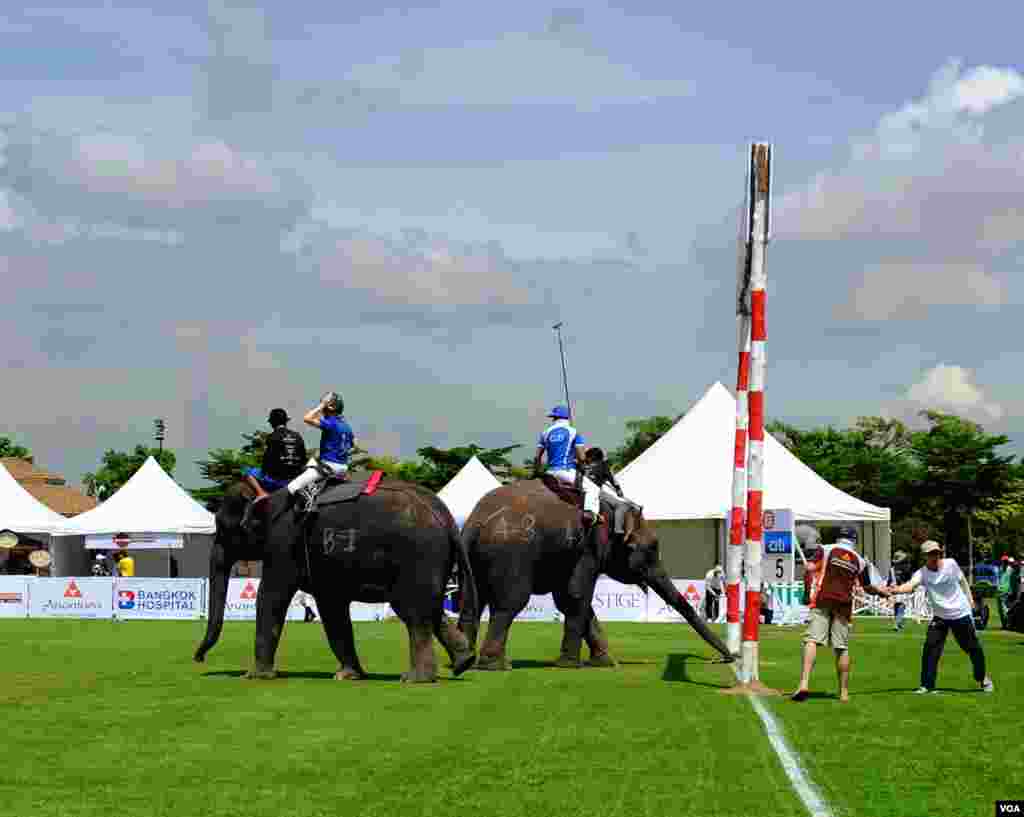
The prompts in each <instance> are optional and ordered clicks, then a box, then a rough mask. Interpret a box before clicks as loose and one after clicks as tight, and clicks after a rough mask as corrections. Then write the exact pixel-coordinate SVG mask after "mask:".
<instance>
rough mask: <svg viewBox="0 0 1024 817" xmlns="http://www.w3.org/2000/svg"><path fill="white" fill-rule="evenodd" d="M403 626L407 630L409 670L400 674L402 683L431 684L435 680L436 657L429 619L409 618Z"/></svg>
mask: <svg viewBox="0 0 1024 817" xmlns="http://www.w3.org/2000/svg"><path fill="white" fill-rule="evenodd" d="M405 626H406V627H407V628H408V630H409V670H408V671H407V672H403V673H402V681H403V682H404V683H411V684H423V683H433V682H434V681H436V680H437V657H436V656H435V655H434V632H433V629H434V628H433V626H432V625H431V623H430V621H429V619H428V620H424V619H423V618H421V617H418V616H417V617H415V618H410V619H409V620H408V621H406V624H405Z"/></svg>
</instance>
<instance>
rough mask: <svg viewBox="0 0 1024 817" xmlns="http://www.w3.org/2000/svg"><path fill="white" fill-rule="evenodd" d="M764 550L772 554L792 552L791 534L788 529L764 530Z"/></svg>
mask: <svg viewBox="0 0 1024 817" xmlns="http://www.w3.org/2000/svg"><path fill="white" fill-rule="evenodd" d="M764 552H765V553H767V554H771V555H773V556H774V555H776V554H783V553H786V554H788V553H792V552H793V534H792V533H790V532H789V531H788V530H766V531H765V532H764Z"/></svg>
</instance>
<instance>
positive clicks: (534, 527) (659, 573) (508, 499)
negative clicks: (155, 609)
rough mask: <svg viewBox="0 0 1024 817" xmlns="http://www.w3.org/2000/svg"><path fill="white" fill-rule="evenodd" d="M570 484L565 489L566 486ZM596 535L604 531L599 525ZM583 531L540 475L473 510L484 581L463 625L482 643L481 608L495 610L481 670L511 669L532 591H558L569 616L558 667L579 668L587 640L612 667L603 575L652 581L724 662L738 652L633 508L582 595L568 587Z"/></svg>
mask: <svg viewBox="0 0 1024 817" xmlns="http://www.w3.org/2000/svg"><path fill="white" fill-rule="evenodd" d="M560 490H564V489H560ZM593 535H594V536H599V535H604V534H603V533H602V532H597V531H595V532H594V533H593ZM583 537H584V532H583V529H582V522H581V514H580V511H579V510H578V509H577V508H575V507H573V506H572V505H570V504H568V503H567V502H565V501H563V500H562V499H560V498H559V497H557V496H556V495H555V494H554V493H553V492H552V490H551V489H549V488H548V487H547V486H546V485H545V484H544V483H543V482H542V481H541V480H525V481H522V482H516V483H512V484H510V485H504V486H502V487H500V488H495V489H494V490H493V491H491V492H490V493H488V494H487V495H486V496H484V497H483V498H482V499H481V500H480V501H479V502H478V503H477V505H476V507H475V508H474V509H473V512H472V513H471V514H470V516H469V518H468V519H467V520H466V523H465V525H464V527H463V532H462V540H463V543H464V546H465V549H466V551H467V552H468V554H469V561H470V564H471V566H472V569H473V573H474V577H475V580H476V583H477V591H478V594H479V597H478V607H477V608H476V609H474V610H470V609H466V610H463V612H462V614H461V616H460V619H459V628H460V629H461V630H462V631H463V632H465V633H466V636H467V637H468V639H469V642H470V644H473V645H475V644H476V640H477V632H478V629H479V625H480V611H482V610H483V608H484V607H489V608H490V621H489V623H488V627H487V636H486V638H485V639H484V643H483V646H482V647H481V648H480V661H479V663H478V664H477V667H478V668H479V669H509V668H510V666H511V665H510V664H509V662H508V658H507V655H506V646H507V641H508V632H509V628H510V627H511V626H512V621H513V619H515V617H516V616H517V615H518V614H519V613H520V612H521V611H522V610H523V608H525V607H526V605H527V603H528V602H529V600H530V595H531V594H538V595H541V594H545V593H551V594H553V597H554V601H555V605H556V606H557V607H558V609H559V610H560V611H561V612H562V613H563V614H564V615H565V627H564V632H563V638H562V648H561V654H560V656H559V658H558V660H557V661H556V665H557V666H563V667H578V666H581V663H580V652H581V649H582V643H583V641H586V643H587V646H588V647H589V649H590V664H591V665H592V666H612V665H614V663H615V662H614V660H613V659H612V657H611V655H610V654H609V651H608V639H607V638H606V637H605V635H604V632H603V630H602V629H601V624H600V622H599V621H598V619H597V616H596V615H594V611H593V609H592V607H591V601H592V598H593V592H594V584H595V582H596V580H597V575H598V573H605V574H607V575H608V576H610V577H611V578H613V579H616V580H617V581H620V582H622V583H624V584H636V585H640V586H641V587H645V588H647V587H650V589H652V590H653V591H654V592H655V593H657V594H658V595H659V596H660V597H661V598H662V599H663V600H664V601H665V603H666V604H667V605H668V606H670V607H671V608H672V609H673V610H675V611H676V612H678V613H679V614H680V615H682V616H683V617H684V618H685V619H686V621H687V622H688V623H689V624H690V626H691V627H693V628H694V629H695V630H696V631H697V633H698V634H699V635H700V636H701V638H703V639H704V640H705V641H706V642H707V643H708V644H710V645H711V646H712V647H714V649H715V650H717V651H718V652H719V653H720V654H721V656H722V659H723V661H725V662H730V661H733V660H734V657H733V656H732V655H731V654H730V652H729V650H728V648H727V647H726V645H725V644H724V643H722V641H721V639H719V638H718V636H716V635H715V634H714V633H713V632H712V631H711V630H710V629H709V628H708V626H707V624H705V623H704V621H703V620H701V618H700V616H698V615H697V613H696V612H695V611H694V609H693V607H692V606H691V605H690V603H689V602H688V601H687V600H686V599H685V598H684V597H683V596H682V594H681V593H680V592H679V591H678V590H676V587H675V585H674V584H673V583H672V580H671V579H670V577H669V575H668V573H667V572H666V570H665V567H664V565H663V564H662V563H661V558H660V556H659V552H658V537H657V535H656V534H655V532H654V529H653V528H651V527H650V526H648V525H647V524H646V522H645V521H644V519H643V514H642V513H641V512H640V511H639V510H637V509H636V508H631V509H630V510H629V511H628V515H627V519H626V534H625V536H624V537H623V538H622V539H621V540H614V539H613V540H612V541H609V542H608V543H607V545H606V546H602V547H597V548H595V552H596V554H597V558H596V559H594V560H593V561H592V565H591V569H590V570H589V573H588V575H586V576H585V577H584V579H583V581H582V585H583V587H585V590H584V591H583V592H582V593H580V597H579V598H574V597H573V595H572V594H570V592H569V588H570V579H571V578H572V576H573V572H574V569H575V567H576V565H577V562H579V560H580V553H581V549H582V541H583Z"/></svg>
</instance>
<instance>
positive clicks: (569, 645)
mask: <svg viewBox="0 0 1024 817" xmlns="http://www.w3.org/2000/svg"><path fill="white" fill-rule="evenodd" d="M596 580H597V577H596V576H594V575H591V576H590V577H589V581H588V583H587V585H586V586H585V587H584V588H583V590H584V595H583V598H582V599H581V598H575V597H574V596H573V595H570V593H569V592H559V593H558V594H557V596H556V603H557V604H558V609H560V610H561V611H562V612H563V614H564V615H565V624H564V625H563V628H562V647H561V650H560V651H559V655H558V660H557V661H555V666H556V667H566V668H571V669H575V668H577V667H580V666H582V664H581V663H580V650H581V649H582V648H583V638H584V635H586V634H587V633H588V631H589V629H590V619H591V618H593V616H594V611H593V610H592V609H591V607H590V600H591V599H592V598H593V597H594V584H595V582H596ZM559 602H560V603H559Z"/></svg>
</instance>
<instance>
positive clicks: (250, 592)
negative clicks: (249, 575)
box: [238, 581, 256, 601]
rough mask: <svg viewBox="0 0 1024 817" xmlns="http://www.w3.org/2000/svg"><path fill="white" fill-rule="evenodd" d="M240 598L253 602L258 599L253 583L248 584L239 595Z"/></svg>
mask: <svg viewBox="0 0 1024 817" xmlns="http://www.w3.org/2000/svg"><path fill="white" fill-rule="evenodd" d="M238 597H239V598H240V599H245V600H246V601H252V600H253V599H254V598H256V585H254V584H253V583H252V582H251V581H249V582H246V583H245V587H243V588H242V592H241V593H239V594H238Z"/></svg>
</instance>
